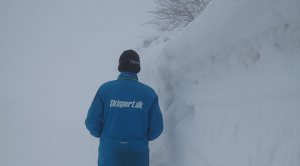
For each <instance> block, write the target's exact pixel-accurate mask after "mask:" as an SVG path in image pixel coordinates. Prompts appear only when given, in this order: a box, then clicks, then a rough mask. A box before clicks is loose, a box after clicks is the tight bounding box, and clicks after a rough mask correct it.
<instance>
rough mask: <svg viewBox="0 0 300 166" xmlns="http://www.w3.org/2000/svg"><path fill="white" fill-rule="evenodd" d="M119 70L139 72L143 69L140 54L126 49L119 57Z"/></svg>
mask: <svg viewBox="0 0 300 166" xmlns="http://www.w3.org/2000/svg"><path fill="white" fill-rule="evenodd" d="M118 70H119V72H123V71H129V72H133V73H136V74H137V73H138V72H140V70H141V66H140V56H139V55H138V54H137V53H136V52H135V51H133V50H126V51H124V52H123V53H122V54H121V56H120V59H119V67H118Z"/></svg>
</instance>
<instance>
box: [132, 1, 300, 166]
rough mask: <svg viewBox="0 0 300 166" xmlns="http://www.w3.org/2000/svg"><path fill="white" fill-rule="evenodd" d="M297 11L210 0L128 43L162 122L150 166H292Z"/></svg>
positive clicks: (297, 146)
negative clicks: (177, 25)
mask: <svg viewBox="0 0 300 166" xmlns="http://www.w3.org/2000/svg"><path fill="white" fill-rule="evenodd" d="M299 9H300V1H299V0H286V1H279V0H240V1H234V0H214V1H211V3H210V4H209V5H208V6H207V8H206V10H205V11H204V12H203V13H202V14H201V16H199V17H198V18H197V19H196V20H195V21H194V22H192V23H190V24H189V26H188V27H186V28H184V29H183V30H177V31H174V32H169V33H164V34H161V35H158V36H156V37H152V38H149V39H147V40H145V42H144V43H141V44H140V45H139V46H137V48H136V49H137V50H138V51H139V54H140V55H141V59H142V60H141V61H142V62H144V66H142V69H143V70H142V73H141V74H140V78H141V81H142V82H145V83H147V84H150V85H151V86H152V87H154V88H155V89H156V91H157V93H158V94H159V96H160V105H161V108H162V110H163V115H164V121H165V130H164V133H163V136H162V137H160V138H159V139H158V140H157V141H156V142H153V143H152V144H151V147H150V148H151V150H152V151H151V165H153V166H168V165H172V166H199V165H202V166H219V165H222V166H267V165H272V166H287V165H288V166H298V165H300V127H299V126H300V120H299V119H300V10H299ZM142 65H143V64H142Z"/></svg>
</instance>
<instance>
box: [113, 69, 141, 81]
mask: <svg viewBox="0 0 300 166" xmlns="http://www.w3.org/2000/svg"><path fill="white" fill-rule="evenodd" d="M120 79H122V80H123V79H127V80H135V81H138V77H137V74H135V73H132V72H129V71H124V72H121V74H120V75H119V77H118V80H120Z"/></svg>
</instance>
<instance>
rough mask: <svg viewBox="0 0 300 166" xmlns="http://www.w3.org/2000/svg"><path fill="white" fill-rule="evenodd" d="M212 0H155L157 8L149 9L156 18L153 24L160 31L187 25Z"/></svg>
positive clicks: (151, 22) (149, 22) (152, 21)
mask: <svg viewBox="0 0 300 166" xmlns="http://www.w3.org/2000/svg"><path fill="white" fill-rule="evenodd" d="M210 1H211V0H154V2H155V3H156V4H157V8H156V10H153V11H149V13H150V15H151V16H152V17H153V18H154V19H153V20H151V21H148V22H146V23H145V24H151V25H153V27H154V28H156V29H157V30H159V31H172V30H174V29H175V28H178V27H185V26H187V25H188V24H189V23H190V22H192V21H193V20H194V19H195V18H196V17H197V16H198V15H200V13H201V12H202V11H203V10H204V9H205V7H206V5H207V4H208V3H209V2H210Z"/></svg>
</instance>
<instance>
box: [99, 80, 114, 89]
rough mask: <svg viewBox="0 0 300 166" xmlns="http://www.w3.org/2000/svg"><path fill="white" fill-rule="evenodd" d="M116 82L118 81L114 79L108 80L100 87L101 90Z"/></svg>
mask: <svg viewBox="0 0 300 166" xmlns="http://www.w3.org/2000/svg"><path fill="white" fill-rule="evenodd" d="M114 82H116V80H113V81H107V82H105V83H103V84H102V85H101V86H100V87H99V90H101V89H106V88H108V87H109V86H111V85H112V84H114Z"/></svg>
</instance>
